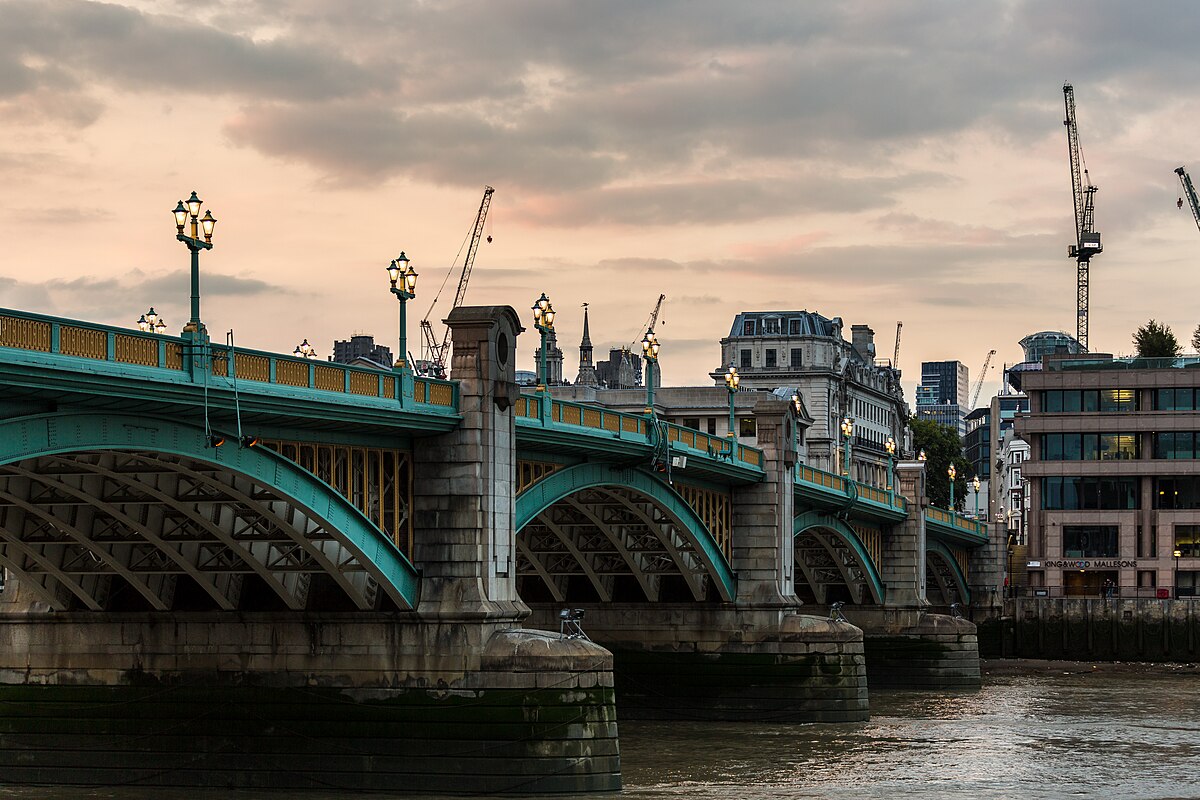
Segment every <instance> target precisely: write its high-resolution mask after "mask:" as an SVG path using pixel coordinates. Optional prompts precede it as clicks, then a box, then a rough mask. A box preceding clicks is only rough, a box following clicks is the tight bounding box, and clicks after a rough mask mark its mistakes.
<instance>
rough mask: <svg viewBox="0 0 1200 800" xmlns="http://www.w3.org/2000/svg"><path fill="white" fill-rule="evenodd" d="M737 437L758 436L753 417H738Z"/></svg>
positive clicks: (755, 437) (752, 437)
mask: <svg viewBox="0 0 1200 800" xmlns="http://www.w3.org/2000/svg"><path fill="white" fill-rule="evenodd" d="M738 438H743V439H757V438H758V427H757V426H756V425H755V419H754V417H738Z"/></svg>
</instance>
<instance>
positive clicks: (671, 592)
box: [517, 485, 732, 603]
mask: <svg viewBox="0 0 1200 800" xmlns="http://www.w3.org/2000/svg"><path fill="white" fill-rule="evenodd" d="M520 516H521V515H520V514H518V517H520ZM700 535H702V536H707V533H701V534H700ZM702 544H705V543H704V542H701V541H700V540H699V538H698V536H697V534H696V532H695V530H694V528H689V526H688V525H687V524H686V522H685V521H684V520H681V519H680V518H679V515H677V514H676V513H672V512H671V510H669V509H668V508H664V506H663V504H662V503H661V502H660V501H659V500H658V499H656V498H654V497H650V496H648V495H647V494H645V493H643V492H642V491H639V490H638V489H635V488H631V487H629V486H621V485H594V486H586V487H584V488H581V489H577V490H574V491H573V492H571V493H570V494H567V495H565V496H562V497H560V498H558V499H557V500H555V501H553V502H551V503H550V504H549V505H547V506H545V507H544V508H542V509H541V510H538V511H536V512H534V513H533V514H532V518H531V519H529V521H528V522H526V523H525V525H524V526H523V527H522V528H521V529H520V530H519V531H518V532H517V553H518V560H517V576H518V585H519V588H520V589H521V593H522V597H523V598H525V599H526V600H529V601H534V600H548V601H553V602H556V603H570V602H574V601H580V602H583V601H599V602H604V603H608V602H658V601H668V600H672V601H676V600H693V601H705V600H725V601H728V600H729V599H730V597H731V596H732V583H731V580H730V576H729V575H728V572H727V567H726V565H725V564H724V563H721V564H716V563H714V560H713V558H712V552H711V546H710V547H708V548H705V547H703V546H702Z"/></svg>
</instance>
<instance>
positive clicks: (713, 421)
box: [708, 417, 717, 436]
mask: <svg viewBox="0 0 1200 800" xmlns="http://www.w3.org/2000/svg"><path fill="white" fill-rule="evenodd" d="M716 432H717V418H716V417H709V418H708V433H709V435H710V436H713V435H715V434H716Z"/></svg>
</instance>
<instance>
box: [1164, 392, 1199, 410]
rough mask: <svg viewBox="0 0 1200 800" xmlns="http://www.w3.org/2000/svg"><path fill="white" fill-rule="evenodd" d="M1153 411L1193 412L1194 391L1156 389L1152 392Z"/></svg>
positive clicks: (1194, 408)
mask: <svg viewBox="0 0 1200 800" xmlns="http://www.w3.org/2000/svg"><path fill="white" fill-rule="evenodd" d="M1154 410H1155V411H1195V410H1196V391H1195V390H1194V389H1191V388H1187V389H1156V390H1155V391H1154Z"/></svg>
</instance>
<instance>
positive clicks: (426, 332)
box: [401, 186, 496, 377]
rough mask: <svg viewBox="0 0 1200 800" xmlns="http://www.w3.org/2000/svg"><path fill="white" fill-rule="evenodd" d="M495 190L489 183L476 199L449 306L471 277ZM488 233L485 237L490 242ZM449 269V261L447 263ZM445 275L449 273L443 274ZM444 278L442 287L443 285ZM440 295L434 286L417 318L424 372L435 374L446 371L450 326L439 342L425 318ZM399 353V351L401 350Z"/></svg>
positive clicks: (459, 302) (458, 298)
mask: <svg viewBox="0 0 1200 800" xmlns="http://www.w3.org/2000/svg"><path fill="white" fill-rule="evenodd" d="M495 191H496V190H495V189H493V188H492V187H490V186H485V187H483V200H481V201H480V202H479V212H478V213H477V214H476V215H475V226H474V227H473V228H472V229H471V238H470V241H469V242H468V244H467V257H466V258H464V259H463V266H462V274H461V275H460V276H459V279H458V291H457V292H455V293H454V305H452V306H451V307H450V308H451V309H455V308H458V307H459V306H461V305H462V303H463V300H464V299H465V298H466V296H467V282H468V281H470V280H471V267H473V266H474V265H475V254H476V252H478V250H479V240H480V239H481V238H483V226H484V222H485V221H486V220H487V213H488V209H489V208H490V207H491V205H492V193H493V192H495ZM491 240H492V237H490V236H489V237H488V241H489V242H490V241H491ZM451 269H453V265H451ZM447 277H449V276H447ZM445 285H446V284H445V282H443V283H442V287H443V288H444V287H445ZM441 296H442V290H441V289H438V293H437V294H436V295H435V296H434V298H433V302H432V303H431V304H430V305H429V310H428V311H427V312H425V318H424V319H423V320H421V334H422V336H423V338H424V340H425V351H426V352H425V353H424V354H423V356H424V357H423V360H424V361H425V371H426V373H427V374H429V373H432V374H434V375H436V376H437V377H444V376H445V374H446V361H447V357H448V356H449V355H450V329H449V328H446V333H445V334H444V335H443V336H442V340H441V341H440V342H439V341H438V339H437V335H436V334H434V332H433V323H432V322H430V321H429V317H430V316H431V315H432V314H433V309H434V306H436V305H437V302H438V298H440V297H441ZM401 357H403V354H401Z"/></svg>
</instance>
